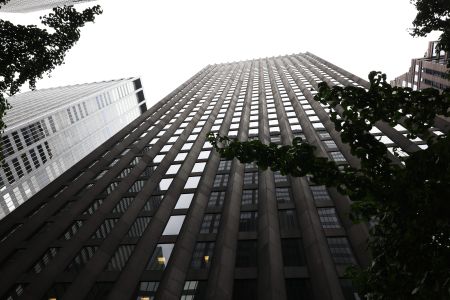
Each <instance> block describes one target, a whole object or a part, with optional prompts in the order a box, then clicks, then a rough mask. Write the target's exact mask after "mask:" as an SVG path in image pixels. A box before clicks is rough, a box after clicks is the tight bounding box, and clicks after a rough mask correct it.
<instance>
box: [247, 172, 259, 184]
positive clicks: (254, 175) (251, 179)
mask: <svg viewBox="0 0 450 300" xmlns="http://www.w3.org/2000/svg"><path fill="white" fill-rule="evenodd" d="M244 184H258V172H245V173H244Z"/></svg>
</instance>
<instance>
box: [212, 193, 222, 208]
mask: <svg viewBox="0 0 450 300" xmlns="http://www.w3.org/2000/svg"><path fill="white" fill-rule="evenodd" d="M224 200H225V192H211V194H210V195H209V200H208V207H222V205H223V201H224Z"/></svg>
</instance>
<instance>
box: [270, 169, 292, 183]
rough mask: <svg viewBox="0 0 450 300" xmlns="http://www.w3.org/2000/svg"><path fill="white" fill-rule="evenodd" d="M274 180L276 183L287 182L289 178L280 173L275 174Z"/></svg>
mask: <svg viewBox="0 0 450 300" xmlns="http://www.w3.org/2000/svg"><path fill="white" fill-rule="evenodd" d="M273 178H274V180H275V182H276V183H281V182H287V181H288V179H287V176H284V175H281V173H280V172H278V171H277V172H273Z"/></svg>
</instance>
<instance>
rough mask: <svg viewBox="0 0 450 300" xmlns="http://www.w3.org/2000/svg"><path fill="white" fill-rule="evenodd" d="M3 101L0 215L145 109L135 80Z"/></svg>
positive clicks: (97, 83) (68, 87)
mask: <svg viewBox="0 0 450 300" xmlns="http://www.w3.org/2000/svg"><path fill="white" fill-rule="evenodd" d="M8 101H9V103H10V104H11V105H12V109H10V110H8V111H7V115H6V116H5V118H4V121H5V124H6V125H7V128H6V129H5V132H4V133H3V136H2V139H3V141H2V144H3V145H2V150H3V155H4V158H5V162H4V165H3V167H2V168H0V218H3V217H4V216H5V215H7V214H8V213H9V212H11V211H12V210H14V209H15V208H16V207H17V206H19V205H20V204H22V203H23V202H24V201H26V200H27V199H28V198H30V197H31V196H32V195H34V194H35V193H36V192H38V191H39V190H40V189H42V188H43V187H44V186H46V185H47V184H48V183H50V182H51V181H52V180H53V179H55V178H56V177H57V176H59V175H60V174H61V173H63V172H64V171H66V170H67V169H68V168H70V167H71V166H72V165H74V164H75V163H76V162H78V161H79V160H80V159H81V158H83V157H84V156H86V155H87V154H89V153H90V152H91V151H92V150H94V149H95V148H96V147H98V146H99V145H100V144H102V143H103V142H104V141H106V140H107V139H108V138H110V137H111V136H112V135H114V134H115V133H116V132H118V131H119V130H120V129H122V128H123V127H124V126H125V125H127V124H129V123H130V122H131V121H132V120H134V119H135V118H136V117H138V116H139V115H140V114H141V113H142V112H144V111H145V110H146V109H147V108H146V104H145V99H144V93H143V90H142V85H141V81H140V79H139V78H128V79H120V80H112V81H105V82H96V83H87V84H79V85H73V86H65V87H57V88H51V89H45V90H38V91H31V92H26V93H23V94H19V95H15V96H13V97H10V98H9V99H8Z"/></svg>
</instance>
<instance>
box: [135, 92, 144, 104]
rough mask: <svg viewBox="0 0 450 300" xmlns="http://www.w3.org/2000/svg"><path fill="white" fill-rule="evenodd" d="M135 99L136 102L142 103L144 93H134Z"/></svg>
mask: <svg viewBox="0 0 450 300" xmlns="http://www.w3.org/2000/svg"><path fill="white" fill-rule="evenodd" d="M136 97H137V99H138V102H142V101H144V100H145V96H144V92H143V91H142V90H141V91H139V92H137V93H136Z"/></svg>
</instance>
